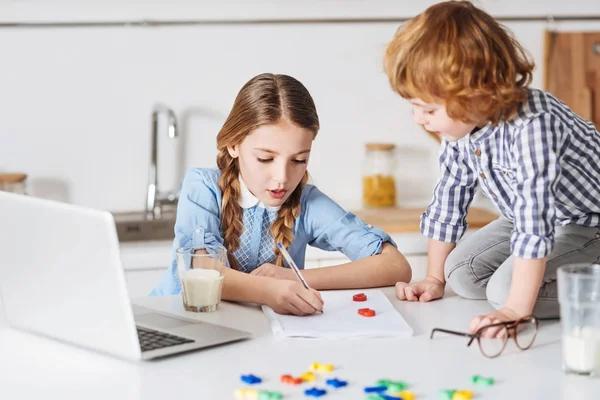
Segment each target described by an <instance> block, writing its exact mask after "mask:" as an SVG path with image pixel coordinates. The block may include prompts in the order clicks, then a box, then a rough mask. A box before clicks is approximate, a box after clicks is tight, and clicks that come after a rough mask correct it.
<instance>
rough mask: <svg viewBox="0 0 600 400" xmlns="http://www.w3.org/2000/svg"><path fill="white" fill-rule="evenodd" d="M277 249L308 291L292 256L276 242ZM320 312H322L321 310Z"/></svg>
mask: <svg viewBox="0 0 600 400" xmlns="http://www.w3.org/2000/svg"><path fill="white" fill-rule="evenodd" d="M277 247H279V251H281V254H282V255H283V258H284V259H285V261H287V263H288V265H289V266H290V268H291V269H292V270H293V271H294V272H295V273H296V276H297V277H298V279H300V282H302V285H304V287H305V288H306V289H310V286H308V283H307V282H306V279H304V277H303V276H302V273H301V272H300V268H298V266H297V265H296V263H295V262H294V260H293V259H292V256H290V253H288V251H287V250H286V249H285V247H283V244H281V242H277ZM321 312H323V311H322V310H321Z"/></svg>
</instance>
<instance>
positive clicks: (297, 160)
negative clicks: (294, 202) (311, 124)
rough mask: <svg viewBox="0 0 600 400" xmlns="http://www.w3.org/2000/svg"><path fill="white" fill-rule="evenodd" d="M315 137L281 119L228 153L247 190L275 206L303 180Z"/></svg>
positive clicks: (265, 126) (251, 135)
mask: <svg viewBox="0 0 600 400" xmlns="http://www.w3.org/2000/svg"><path fill="white" fill-rule="evenodd" d="M314 137H315V135H314V133H313V132H311V131H310V130H308V129H306V128H301V127H299V126H297V125H294V124H292V123H291V122H289V121H288V120H287V119H285V118H282V119H281V120H280V121H278V122H277V123H274V124H266V125H261V126H259V127H258V128H256V129H254V130H253V131H252V132H251V133H250V134H249V135H248V136H246V138H245V139H244V141H243V142H242V143H241V144H240V145H238V146H234V147H230V148H229V149H228V150H229V154H231V156H232V157H237V158H238V160H239V166H240V174H241V175H242V179H243V180H244V184H245V185H246V187H247V188H248V190H250V192H252V194H253V195H254V196H256V197H257V198H258V199H259V200H260V201H262V202H263V203H264V204H266V205H268V206H273V207H277V206H280V205H282V204H283V203H284V202H285V201H286V200H287V198H288V197H290V195H291V194H292V192H293V191H294V189H296V187H297V186H298V184H299V183H300V181H301V180H302V177H303V176H304V172H306V167H307V166H308V157H309V155H310V150H311V147H312V142H313V139H314Z"/></svg>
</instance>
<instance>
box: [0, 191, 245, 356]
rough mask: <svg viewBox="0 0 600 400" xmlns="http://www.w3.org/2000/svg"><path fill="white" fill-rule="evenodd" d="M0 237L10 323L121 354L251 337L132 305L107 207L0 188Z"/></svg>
mask: <svg viewBox="0 0 600 400" xmlns="http://www.w3.org/2000/svg"><path fill="white" fill-rule="evenodd" d="M0 241H1V243H2V248H1V250H0V298H1V300H0V303H2V304H3V306H4V314H5V318H6V320H7V322H8V325H9V326H11V327H14V328H17V329H20V330H24V331H28V332H30V333H34V334H37V335H41V336H45V337H48V338H52V339H56V340H59V341H61V342H65V343H69V344H73V345H77V346H80V347H84V348H87V349H92V350H96V351H99V352H103V353H108V354H111V355H114V356H117V357H120V358H124V359H129V360H149V359H153V358H158V357H164V356H168V355H172V354H176V353H182V352H187V351H191V350H195V349H202V348H207V347H211V346H216V345H220V344H225V343H230V342H234V341H238V340H242V339H247V338H250V337H251V334H250V333H248V332H244V331H240V330H236V329H231V328H228V327H224V326H219V325H215V324H211V323H206V322H200V321H195V320H188V319H182V318H179V317H177V316H167V315H164V314H158V313H153V312H152V311H151V310H149V309H146V308H143V307H137V306H134V307H132V306H131V304H130V301H129V296H128V293H127V284H126V278H125V273H124V270H123V265H122V263H121V259H120V249H119V241H118V238H117V232H116V227H115V222H114V219H113V216H112V214H110V213H109V212H106V211H99V210H93V209H89V208H84V207H80V206H75V205H71V204H66V203H61V202H56V201H51V200H44V199H40V198H34V197H29V196H24V195H18V194H14V193H8V192H2V191H0Z"/></svg>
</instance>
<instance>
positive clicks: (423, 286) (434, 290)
mask: <svg viewBox="0 0 600 400" xmlns="http://www.w3.org/2000/svg"><path fill="white" fill-rule="evenodd" d="M444 286H445V284H444V282H442V281H440V280H439V279H436V278H433V277H431V276H428V277H426V278H425V279H423V280H422V281H420V282H415V283H411V284H408V283H406V282H398V283H396V296H397V297H398V298H399V299H400V300H408V301H421V302H425V301H431V300H435V299H439V298H441V297H442V296H443V295H444Z"/></svg>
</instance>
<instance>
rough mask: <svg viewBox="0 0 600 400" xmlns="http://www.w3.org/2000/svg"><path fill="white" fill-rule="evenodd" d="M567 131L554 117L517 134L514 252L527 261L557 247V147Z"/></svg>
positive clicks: (532, 123)
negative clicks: (555, 244) (555, 228)
mask: <svg viewBox="0 0 600 400" xmlns="http://www.w3.org/2000/svg"><path fill="white" fill-rule="evenodd" d="M564 132H565V128H564V126H563V125H562V124H561V122H560V121H559V120H558V118H556V117H555V116H554V115H553V114H550V113H543V114H541V115H539V116H536V117H534V118H532V119H531V120H530V121H529V122H528V123H526V124H525V125H524V126H523V127H522V128H521V132H520V133H519V134H518V135H516V138H515V143H514V146H513V155H514V158H515V163H516V171H515V172H516V188H515V200H514V203H513V212H514V216H515V217H514V218H515V221H514V230H513V233H512V235H511V252H512V254H513V255H514V256H516V257H520V258H526V259H536V258H543V257H545V256H547V255H548V254H549V253H550V252H551V251H552V247H553V245H554V223H555V219H556V212H555V200H554V199H555V192H556V184H557V179H558V177H559V176H560V173H561V172H560V163H559V162H558V148H559V145H560V143H559V142H560V138H562V137H564Z"/></svg>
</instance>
